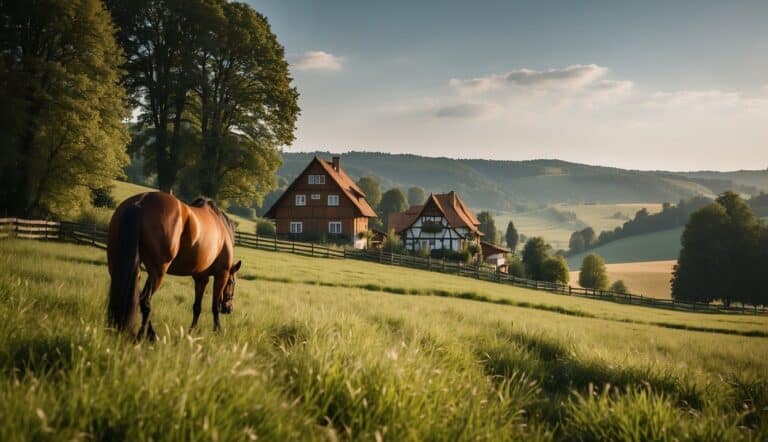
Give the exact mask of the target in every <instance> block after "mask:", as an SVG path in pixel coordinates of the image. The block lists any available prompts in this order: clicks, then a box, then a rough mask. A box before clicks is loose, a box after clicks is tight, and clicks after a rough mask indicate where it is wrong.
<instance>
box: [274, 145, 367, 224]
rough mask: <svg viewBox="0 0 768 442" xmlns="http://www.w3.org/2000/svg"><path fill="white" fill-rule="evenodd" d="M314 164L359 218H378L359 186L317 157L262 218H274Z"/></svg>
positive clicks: (340, 170) (340, 171) (342, 172)
mask: <svg viewBox="0 0 768 442" xmlns="http://www.w3.org/2000/svg"><path fill="white" fill-rule="evenodd" d="M315 163H318V164H319V165H320V166H321V167H322V168H323V170H324V171H325V173H327V174H328V177H329V178H330V179H331V180H333V182H335V183H336V184H337V185H338V186H339V188H340V189H341V192H342V193H343V194H344V195H345V196H346V197H347V199H348V200H350V201H352V204H354V205H355V207H357V209H358V210H359V211H360V214H361V216H365V217H368V218H375V217H377V216H378V215H376V212H375V211H374V210H373V209H372V208H371V206H370V204H368V200H366V199H365V192H363V190H362V189H361V188H360V186H358V185H357V183H355V181H354V180H352V178H350V177H349V175H347V173H346V172H344V169H342V168H341V167H339V170H338V171H337V170H336V169H334V168H333V165H332V164H330V163H329V162H327V161H325V160H322V159H320V158H318V157H314V158H313V159H312V161H310V162H309V164H307V167H305V168H304V170H302V171H301V173H300V174H299V175H298V176H296V178H295V179H294V180H293V182H292V183H291V184H290V185H289V186H288V188H287V189H285V192H283V194H282V195H280V198H278V199H277V201H275V203H274V204H272V207H270V208H269V210H267V212H266V213H265V214H264V217H266V218H274V217H275V211H276V210H277V207H278V206H279V205H280V203H281V202H282V201H283V199H284V198H285V196H286V195H288V194H289V193H290V192H291V190H293V188H294V187H296V184H298V183H299V180H300V179H301V177H303V176H304V175H305V174H306V173H307V170H309V168H310V167H311V166H312V165H313V164H315Z"/></svg>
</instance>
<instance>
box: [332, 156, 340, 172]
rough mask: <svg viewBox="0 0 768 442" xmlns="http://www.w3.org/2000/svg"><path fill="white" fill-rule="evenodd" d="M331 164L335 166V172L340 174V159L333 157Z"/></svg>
mask: <svg viewBox="0 0 768 442" xmlns="http://www.w3.org/2000/svg"><path fill="white" fill-rule="evenodd" d="M331 163H332V164H333V170H335V171H336V172H338V171H339V157H333V158H332V159H331Z"/></svg>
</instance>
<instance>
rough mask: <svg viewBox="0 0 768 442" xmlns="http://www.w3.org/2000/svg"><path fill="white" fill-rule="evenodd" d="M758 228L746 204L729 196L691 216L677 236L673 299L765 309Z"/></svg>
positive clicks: (761, 228)
mask: <svg viewBox="0 0 768 442" xmlns="http://www.w3.org/2000/svg"><path fill="white" fill-rule="evenodd" d="M766 230H768V227H767V226H765V225H761V224H760V223H759V221H758V220H757V218H756V217H755V215H754V213H753V212H752V209H751V208H750V207H749V205H748V204H747V203H746V202H745V201H744V200H743V199H741V197H739V196H738V195H737V194H735V193H733V192H724V193H722V194H721V195H720V196H719V197H718V198H717V200H716V201H715V202H714V203H712V204H710V205H708V206H706V207H704V208H702V209H700V210H698V211H696V212H694V213H693V214H692V215H691V217H690V220H689V221H688V224H687V225H686V226H685V231H684V232H683V236H682V246H683V248H682V250H681V251H680V258H679V259H678V263H677V264H676V265H675V267H674V271H673V276H672V297H673V298H674V299H676V300H682V301H700V302H711V301H714V300H720V301H722V302H723V303H724V304H726V305H729V304H730V303H731V302H734V301H738V302H743V303H750V304H755V305H765V304H768V290H766V284H765V282H764V281H765V275H764V272H765V269H766V268H768V259H766V253H765V249H764V248H763V247H761V246H762V244H761V240H762V239H763V238H764V237H765V235H766V234H765V231H766Z"/></svg>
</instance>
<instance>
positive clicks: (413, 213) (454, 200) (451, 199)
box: [388, 191, 482, 236]
mask: <svg viewBox="0 0 768 442" xmlns="http://www.w3.org/2000/svg"><path fill="white" fill-rule="evenodd" d="M428 206H434V207H436V208H437V209H438V210H439V211H440V213H442V214H443V216H444V217H445V218H446V219H447V220H448V224H450V225H451V226H452V227H466V228H468V229H469V230H470V231H472V232H474V233H475V234H477V235H481V236H482V233H481V232H480V230H478V228H477V227H478V226H479V225H480V221H478V220H477V217H475V215H474V214H473V213H472V212H471V211H470V210H469V209H468V208H467V205H466V204H464V201H462V200H461V198H459V195H458V194H457V193H456V192H454V191H450V192H448V193H443V194H437V195H436V194H430V195H429V198H427V201H426V202H425V203H424V205H420V206H411V207H409V208H408V210H406V211H405V212H400V213H392V214H390V215H389V219H388V221H389V224H388V225H389V226H390V227H391V228H394V229H395V231H397V232H402V231H403V230H405V229H407V228H408V227H411V225H413V223H414V222H416V220H417V219H418V218H419V217H420V216H421V214H422V212H423V211H424V209H425V208H427V207H428Z"/></svg>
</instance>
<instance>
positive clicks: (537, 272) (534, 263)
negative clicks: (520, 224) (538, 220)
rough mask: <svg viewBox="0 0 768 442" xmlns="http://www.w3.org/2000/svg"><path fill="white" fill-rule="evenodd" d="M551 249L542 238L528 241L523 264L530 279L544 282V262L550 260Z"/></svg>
mask: <svg viewBox="0 0 768 442" xmlns="http://www.w3.org/2000/svg"><path fill="white" fill-rule="evenodd" d="M549 250H550V247H549V245H548V244H547V243H545V242H544V239H543V238H541V237H540V236H535V237H533V238H531V239H529V240H528V242H526V243H525V247H523V253H522V257H523V264H525V273H526V274H527V276H528V277H529V278H530V279H535V280H537V281H543V280H544V261H546V260H547V258H549Z"/></svg>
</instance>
